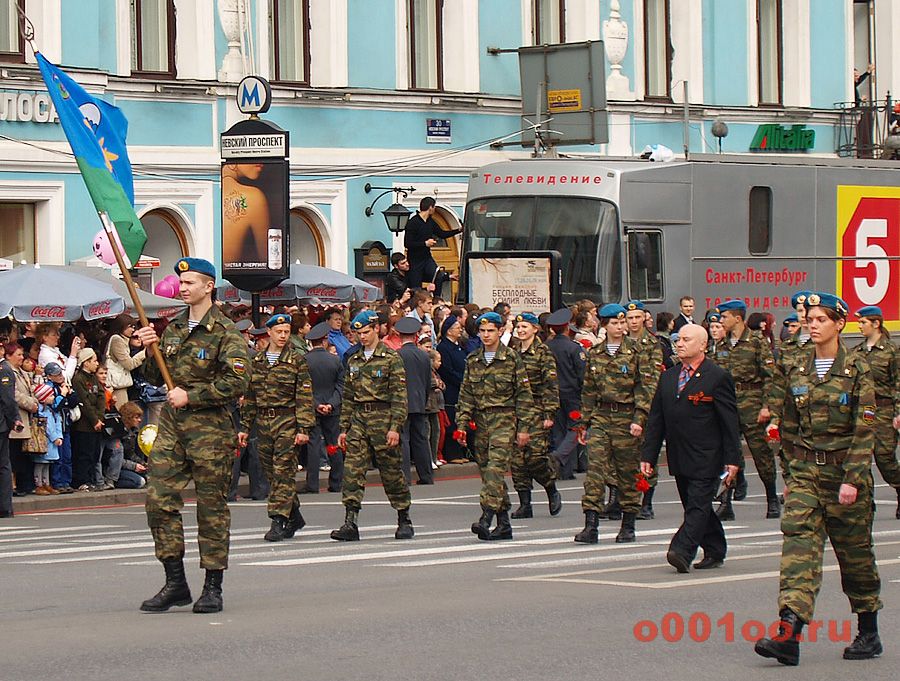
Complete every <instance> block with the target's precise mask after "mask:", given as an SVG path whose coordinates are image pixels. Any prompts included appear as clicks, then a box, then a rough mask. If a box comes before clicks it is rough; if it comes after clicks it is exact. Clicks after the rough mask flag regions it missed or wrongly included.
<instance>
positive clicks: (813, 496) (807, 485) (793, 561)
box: [778, 459, 881, 622]
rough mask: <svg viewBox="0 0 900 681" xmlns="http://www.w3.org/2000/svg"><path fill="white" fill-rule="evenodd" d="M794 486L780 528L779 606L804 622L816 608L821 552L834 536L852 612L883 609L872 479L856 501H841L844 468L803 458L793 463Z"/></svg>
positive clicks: (792, 484)
mask: <svg viewBox="0 0 900 681" xmlns="http://www.w3.org/2000/svg"><path fill="white" fill-rule="evenodd" d="M789 466H790V469H791V473H790V480H791V482H790V487H789V493H788V495H787V497H786V498H785V505H784V517H783V518H782V519H781V531H782V533H783V534H784V542H783V544H782V549H781V585H780V593H779V596H778V608H779V610H781V609H782V608H790V609H791V610H793V611H794V612H795V613H797V615H798V616H799V617H800V619H801V620H803V621H804V622H809V621H810V618H812V616H813V612H814V609H815V602H816V596H817V595H818V593H819V589H820V587H821V585H822V553H823V550H824V546H825V539H826V537H827V538H828V539H830V540H831V545H832V546H833V547H834V553H835V555H836V556H837V559H838V563H839V564H840V567H841V586H842V588H843V590H844V593H845V594H846V595H847V598H849V599H850V606H851V607H852V609H853V612H855V613H859V612H875V611H876V610H879V609H880V608H881V598H880V597H879V594H880V592H881V580H880V579H879V577H878V568H877V567H876V565H875V553H874V551H873V548H872V517H873V513H874V508H873V501H872V477H871V475H869V480H868V482H867V483H866V485H864V486H863V487H861V488H860V489H859V492H858V495H857V497H856V502H854V503H853V504H850V505H849V506H844V505H841V504H840V503H838V489H839V488H840V486H841V481H842V479H843V476H844V472H843V469H842V468H841V467H840V466H834V465H824V466H819V465H816V464H815V463H810V462H806V461H798V460H796V459H793V460H791V461H790V463H789Z"/></svg>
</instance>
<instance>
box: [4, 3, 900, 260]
mask: <svg viewBox="0 0 900 681" xmlns="http://www.w3.org/2000/svg"><path fill="white" fill-rule="evenodd" d="M813 4H814V11H813ZM15 5H19V6H20V7H22V8H23V9H24V10H25V11H26V13H27V14H28V16H29V18H30V20H31V21H32V23H33V24H34V27H35V44H36V45H37V46H38V48H39V49H40V50H41V51H42V52H43V53H44V54H45V55H46V56H47V57H48V59H50V60H51V61H53V62H55V63H57V64H59V65H60V66H61V67H62V68H64V69H65V70H66V71H67V72H68V73H69V74H70V75H71V76H72V77H73V78H75V79H76V80H77V81H79V82H80V83H82V84H83V85H84V86H85V87H86V88H87V89H88V90H89V91H90V92H92V93H94V94H96V95H99V96H101V97H103V98H105V99H107V100H108V101H111V102H114V103H115V104H116V105H118V106H119V107H121V108H122V110H123V111H124V113H125V115H126V116H127V117H128V120H129V125H130V127H129V135H128V144H129V151H130V157H131V161H132V164H133V167H134V176H135V177H134V179H135V203H136V209H137V212H138V215H139V216H141V218H142V221H143V222H144V223H145V226H146V228H147V231H148V234H149V235H150V240H149V242H148V245H147V247H146V249H145V252H146V253H148V254H149V255H152V256H156V257H158V258H159V259H160V260H161V261H162V265H163V267H162V269H161V270H160V272H162V275H161V276H164V275H165V274H167V273H168V272H170V271H171V270H170V266H171V264H172V263H173V262H174V261H175V260H176V259H177V258H178V257H180V256H181V255H195V256H199V257H205V258H209V259H212V260H214V261H216V262H217V263H220V261H221V258H220V234H221V216H220V209H219V206H220V189H219V164H220V154H219V134H220V133H221V132H222V131H224V130H225V129H227V128H228V127H230V126H231V125H232V124H234V123H235V122H237V121H238V120H241V119H242V118H243V117H244V116H243V115H242V114H241V113H240V112H239V111H238V109H237V106H236V102H235V93H236V86H237V83H238V82H239V81H240V79H241V78H242V77H243V76H244V75H247V74H249V73H256V74H259V75H262V76H264V77H266V78H268V79H269V80H270V81H271V83H272V89H273V104H272V108H271V110H270V111H269V112H268V113H267V114H265V118H267V119H268V120H271V121H273V122H275V123H277V124H278V125H279V126H281V127H282V128H285V129H286V130H289V131H290V134H291V154H290V163H291V181H290V192H289V193H290V206H291V210H292V212H291V227H292V229H291V231H292V247H291V259H292V260H301V261H303V262H312V263H315V264H322V265H327V266H329V267H333V268H335V269H339V270H342V271H348V272H351V273H354V269H355V268H354V249H358V248H360V247H362V246H363V244H365V243H366V242H370V241H381V242H383V243H384V244H386V245H387V246H388V247H389V248H399V247H402V235H401V236H400V237H396V236H395V235H393V234H392V233H391V232H389V231H388V229H387V227H386V224H385V221H384V220H383V219H382V217H381V215H380V214H379V213H380V211H381V210H383V209H384V208H386V207H387V205H388V203H390V201H389V200H388V199H383V200H382V202H380V203H378V204H377V205H376V206H375V209H374V215H373V216H371V217H367V216H366V215H365V209H366V207H367V206H369V205H370V203H371V201H372V199H373V198H374V196H375V195H376V194H374V193H369V194H367V193H366V192H365V191H364V187H365V185H366V184H367V183H369V184H372V185H375V186H379V187H406V186H412V187H415V192H412V193H410V194H408V196H407V197H406V198H405V199H404V203H405V204H406V205H407V206H408V207H409V208H410V209H415V208H416V207H417V206H418V201H419V199H420V198H422V197H424V196H429V195H430V196H435V197H436V199H437V201H438V206H439V216H438V217H439V218H440V220H441V221H442V222H444V223H445V224H446V225H447V226H450V227H456V226H459V224H460V220H461V216H462V212H463V206H464V203H465V192H466V183H467V180H468V177H469V174H470V173H471V172H472V171H473V170H474V169H476V168H478V167H480V166H482V165H485V164H487V163H491V162H494V161H498V160H504V159H507V158H512V157H517V156H527V155H529V153H530V150H528V149H525V148H523V147H521V146H497V145H493V146H492V144H491V143H492V142H498V141H510V140H512V141H515V140H517V139H518V136H517V135H518V133H519V131H520V130H521V126H522V123H521V118H520V116H521V113H522V103H521V100H520V92H519V90H520V85H519V69H518V60H517V55H516V54H515V53H510V52H500V53H497V51H496V50H494V49H492V48H500V49H501V50H509V49H514V48H517V47H519V46H522V45H532V44H544V43H558V42H579V41H586V40H599V39H604V40H605V47H606V54H607V62H608V63H607V74H608V82H607V95H608V98H609V124H610V125H609V130H610V139H609V142H608V143H607V144H603V145H597V146H595V147H579V148H577V149H573V150H572V152H573V153H581V152H591V153H594V154H597V153H600V154H609V155H614V156H632V155H636V154H639V153H640V152H641V150H642V149H643V148H644V146H645V145H648V144H664V145H666V146H668V147H670V148H672V149H673V150H675V151H676V153H681V152H682V145H683V143H682V139H683V123H682V116H683V98H684V93H685V91H687V93H688V100H689V105H690V106H689V120H690V124H689V147H690V151H692V152H701V151H713V150H714V146H715V139H714V138H713V136H712V132H711V128H712V123H713V122H714V121H715V120H719V119H720V120H722V121H724V122H726V123H727V124H728V126H729V135H728V137H727V138H725V140H724V143H723V148H724V150H725V151H728V152H729V153H749V150H750V146H751V141H752V139H753V137H754V135H755V133H756V130H757V128H758V126H760V125H763V124H772V123H777V124H779V125H785V126H790V125H797V124H802V125H804V126H806V128H807V129H812V130H814V131H815V133H816V135H815V143H814V145H813V147H812V148H811V149H809V150H808V151H806V153H809V154H815V155H822V156H833V155H834V153H835V144H834V137H835V132H834V130H835V125H836V122H837V115H836V113H835V109H834V104H835V103H836V102H846V101H852V100H853V97H854V87H853V82H852V80H853V76H852V72H853V68H854V67H861V68H862V70H865V68H866V66H867V64H868V63H869V62H874V61H876V59H880V60H881V61H880V63H879V65H878V67H877V71H876V73H877V74H878V75H879V78H878V79H876V78H874V77H873V78H870V79H869V82H867V83H865V84H864V85H863V86H862V88H863V89H865V91H866V92H867V93H868V94H867V96H869V97H882V96H883V95H884V93H886V92H887V91H888V90H890V89H891V88H890V85H891V82H892V79H893V80H900V64H898V65H897V66H896V68H895V65H894V62H896V61H897V59H896V58H894V57H893V50H892V41H893V40H894V38H893V35H894V34H897V35H900V8H897V9H893V8H892V7H891V4H890V3H886V2H879V0H870V2H867V3H865V5H866V7H865V8H863V7H862V6H861V3H858V2H853V1H852V0H134V1H132V2H124V1H118V0H79V1H78V2H72V1H69V0H0V15H2V22H3V23H2V24H0V33H2V38H0V39H2V40H3V44H0V257H2V258H6V259H9V260H12V261H14V262H19V261H20V260H26V261H38V262H45V263H57V264H60V263H69V262H77V261H81V260H85V261H86V260H90V258H92V255H91V241H92V237H93V235H94V234H95V233H96V232H97V230H99V228H100V224H99V221H98V219H97V216H96V213H95V212H94V209H93V207H92V205H91V202H90V199H89V197H88V194H87V191H86V190H85V188H84V186H83V183H82V181H81V178H80V176H79V175H78V173H77V168H76V167H75V164H74V162H73V161H72V158H71V155H70V154H69V153H68V151H69V150H68V147H67V145H66V142H65V138H64V136H63V133H62V130H61V128H60V126H59V124H58V122H57V121H56V120H55V116H54V112H53V111H52V108H51V107H50V105H49V102H48V99H47V97H46V92H45V90H44V87H43V83H42V81H41V80H40V75H39V73H38V70H37V67H36V65H35V64H34V57H33V54H32V52H31V48H30V46H29V45H27V44H26V43H25V42H23V41H22V40H21V39H19V38H18V36H17V35H16V31H15V24H14V17H15V7H14V6H15ZM870 5H874V7H875V10H876V11H878V12H880V14H879V15H876V16H878V24H877V25H876V26H875V27H874V28H873V27H872V26H871V25H870V22H868V19H867V17H868V8H869V6H870ZM863 9H865V12H866V16H865V17H864V16H863V12H862V11H861V10H863ZM864 24H865V25H864ZM876 37H877V42H876V40H875V38H876ZM863 43H865V45H863ZM876 44H877V45H878V50H879V52H878V53H875V52H873V50H872V48H870V47H869V46H870V45H876ZM881 63H883V64H884V66H883V67H882V66H881V65H880V64H881ZM892 68H894V72H893V73H892V72H891V69H892ZM685 82H687V84H688V85H687V88H686V89H685V86H684V83H685ZM432 119H439V120H441V121H449V133H448V134H446V135H445V136H444V137H442V138H434V137H432V138H429V136H428V134H427V125H428V121H429V120H432ZM444 132H445V133H447V132H448V131H447V130H446V126H444ZM457 247H458V245H457V244H455V243H453V242H452V241H451V243H448V244H446V245H445V246H444V247H443V248H442V249H439V251H440V253H439V255H440V257H441V258H445V259H446V263H447V266H448V267H449V268H451V269H453V268H454V261H455V258H456V253H457Z"/></svg>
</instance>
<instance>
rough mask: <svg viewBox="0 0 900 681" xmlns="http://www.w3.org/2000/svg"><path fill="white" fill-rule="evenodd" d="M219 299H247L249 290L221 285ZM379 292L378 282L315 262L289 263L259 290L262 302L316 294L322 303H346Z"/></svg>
mask: <svg viewBox="0 0 900 681" xmlns="http://www.w3.org/2000/svg"><path fill="white" fill-rule="evenodd" d="M217 294H218V298H219V300H222V301H225V302H234V301H237V300H238V299H240V298H244V299H248V298H249V297H250V294H249V293H246V292H245V291H239V290H238V289H237V288H236V287H234V286H230V285H229V286H220V287H219V289H218V292H217ZM378 295H379V290H378V287H377V286H373V285H372V284H370V283H368V282H365V281H363V280H362V279H357V278H356V277H351V276H350V275H349V274H344V273H343V272H338V271H337V270H332V269H329V268H327V267H319V266H318V265H304V264H301V263H294V264H293V265H291V273H290V276H289V277H288V278H287V279H285V280H284V281H283V282H281V283H280V284H278V286H275V287H273V288H270V289H269V290H267V291H262V292H261V293H260V296H259V299H260V301H261V302H263V303H272V302H288V301H293V300H303V299H304V298H318V299H319V300H320V301H322V302H323V303H346V302H349V301H351V300H359V301H361V302H374V301H375V300H376V299H377V298H378Z"/></svg>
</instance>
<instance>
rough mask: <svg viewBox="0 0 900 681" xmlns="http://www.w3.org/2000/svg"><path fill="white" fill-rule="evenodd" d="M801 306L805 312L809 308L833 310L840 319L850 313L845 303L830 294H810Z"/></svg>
mask: <svg viewBox="0 0 900 681" xmlns="http://www.w3.org/2000/svg"><path fill="white" fill-rule="evenodd" d="M803 305H804V306H805V307H806V309H807V310H808V309H809V308H811V307H825V308H828V309H829V310H834V311H835V312H837V313H838V314H839V315H841V317H846V316H847V313H848V312H849V311H850V308H849V307H848V305H847V303H846V302H844V301H843V300H842V299H840V298H838V297H837V296H836V295H834V294H832V293H810V294H809V295H808V296H806V300H805V301H804V302H803Z"/></svg>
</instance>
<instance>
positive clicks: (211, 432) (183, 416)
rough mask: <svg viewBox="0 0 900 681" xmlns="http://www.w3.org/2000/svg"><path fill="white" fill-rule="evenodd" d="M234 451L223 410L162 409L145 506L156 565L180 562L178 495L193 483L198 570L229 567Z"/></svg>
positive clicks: (180, 504) (181, 529)
mask: <svg viewBox="0 0 900 681" xmlns="http://www.w3.org/2000/svg"><path fill="white" fill-rule="evenodd" d="M236 447H237V436H236V434H235V431H234V424H233V423H232V421H231V417H230V416H229V414H228V412H227V411H226V410H225V408H224V407H223V408H214V409H203V410H195V411H190V410H179V411H177V412H176V411H174V410H173V409H172V408H171V407H170V406H168V405H166V406H165V407H163V410H162V414H161V416H160V420H159V434H158V435H157V436H156V442H155V443H154V444H153V451H152V452H151V453H150V472H149V476H148V478H147V501H146V510H147V524H148V525H149V526H150V532H151V533H152V534H153V542H154V544H155V545H156V557H157V558H158V559H159V560H167V559H169V558H184V527H183V524H182V520H181V509H182V507H183V506H184V501H183V500H182V498H181V491H182V490H183V489H184V488H185V487H186V486H187V484H188V483H189V482H190V481H191V480H193V481H194V488H195V490H196V494H197V539H198V542H199V544H200V567H201V568H204V569H206V570H224V569H225V568H227V567H228V544H229V536H230V528H231V512H230V511H229V510H228V503H227V499H228V488H229V486H230V485H231V466H232V463H233V462H234V453H235V450H236Z"/></svg>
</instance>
